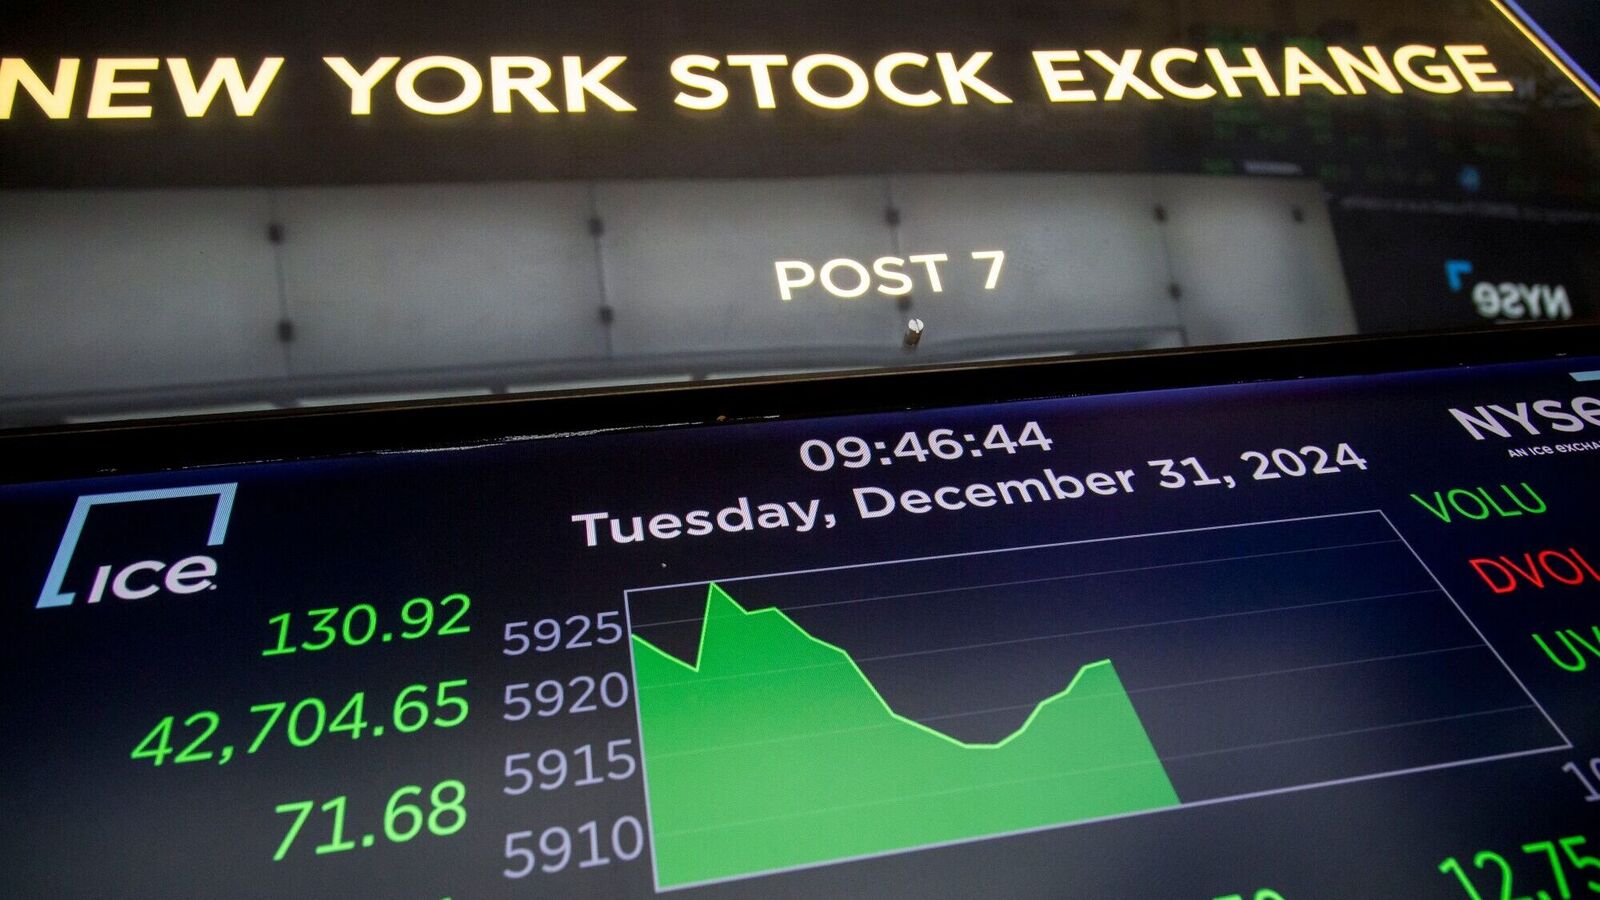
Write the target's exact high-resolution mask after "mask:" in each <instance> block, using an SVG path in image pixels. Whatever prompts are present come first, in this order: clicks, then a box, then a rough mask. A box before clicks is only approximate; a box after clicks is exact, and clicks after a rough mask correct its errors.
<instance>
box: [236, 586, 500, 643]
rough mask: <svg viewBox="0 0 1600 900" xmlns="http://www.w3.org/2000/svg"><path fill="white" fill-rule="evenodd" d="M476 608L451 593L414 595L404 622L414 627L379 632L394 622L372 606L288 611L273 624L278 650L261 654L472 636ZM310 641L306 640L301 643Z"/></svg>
mask: <svg viewBox="0 0 1600 900" xmlns="http://www.w3.org/2000/svg"><path fill="white" fill-rule="evenodd" d="M471 608H472V598H470V597H468V596H467V595H466V594H449V595H447V596H445V597H443V598H441V599H440V600H439V602H438V603H437V604H436V603H434V602H433V601H432V600H429V599H428V598H427V597H413V598H411V599H410V600H407V601H406V602H405V603H404V604H402V605H401V607H400V611H399V618H400V623H401V624H402V625H405V626H408V627H404V628H395V627H394V626H392V625H386V626H385V630H384V631H382V632H380V631H379V630H378V623H379V622H380V621H385V622H386V621H388V619H387V616H385V615H380V614H379V613H378V610H377V607H375V606H373V605H372V604H370V603H357V604H356V605H354V606H351V607H349V608H345V609H341V608H339V607H336V606H335V607H328V608H326V609H308V610H306V611H305V613H304V614H303V615H301V616H299V617H296V616H295V614H294V613H292V612H286V613H282V614H280V615H276V616H273V617H272V618H270V619H268V620H267V624H268V625H270V626H272V629H273V632H274V634H273V641H272V646H270V647H268V648H267V649H265V650H263V651H261V655H262V656H284V655H287V654H290V653H298V652H300V651H302V650H304V651H306V652H307V653H315V652H317V651H319V650H327V649H328V648H330V647H334V646H341V647H360V646H363V645H365V644H370V643H373V642H374V641H376V642H378V643H383V644H386V643H389V642H390V641H393V640H394V638H395V635H396V634H398V635H399V636H400V639H401V640H406V641H414V640H418V639H419V638H425V637H428V636H430V635H432V636H436V637H447V636H450V635H455V634H466V633H467V632H469V631H471V630H472V626H470V625H468V624H466V622H465V621H464V620H465V619H466V617H467V610H468V609H471ZM435 626H437V627H435ZM302 637H304V638H305V640H299V638H302Z"/></svg>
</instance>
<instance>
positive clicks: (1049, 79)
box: [1033, 50, 1095, 103]
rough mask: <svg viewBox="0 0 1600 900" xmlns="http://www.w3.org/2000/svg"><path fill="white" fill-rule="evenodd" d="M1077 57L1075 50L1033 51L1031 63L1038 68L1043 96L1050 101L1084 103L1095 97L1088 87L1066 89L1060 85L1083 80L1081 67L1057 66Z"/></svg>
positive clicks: (1075, 60) (1075, 59) (1073, 60)
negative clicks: (1042, 85) (1042, 84)
mask: <svg viewBox="0 0 1600 900" xmlns="http://www.w3.org/2000/svg"><path fill="white" fill-rule="evenodd" d="M1078 58H1079V57H1078V51H1076V50H1035V51H1033V64H1034V66H1035V67H1036V68H1038V70H1039V78H1040V79H1041V80H1042V81H1043V82H1044V93H1045V96H1046V97H1049V98H1050V102H1051V103H1084V102H1088V101H1092V100H1094V99H1095V95H1094V91H1092V90H1089V89H1088V88H1073V89H1071V90H1068V89H1067V88H1064V87H1062V85H1064V84H1075V83H1077V82H1080V81H1082V80H1083V71H1082V70H1081V69H1075V68H1074V69H1063V68H1060V66H1059V64H1060V63H1075V62H1077V61H1078Z"/></svg>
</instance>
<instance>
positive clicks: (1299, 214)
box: [1289, 206, 1306, 223]
mask: <svg viewBox="0 0 1600 900" xmlns="http://www.w3.org/2000/svg"><path fill="white" fill-rule="evenodd" d="M1289 218H1291V219H1294V220H1295V222H1297V223H1298V222H1304V221H1305V220H1306V211H1305V210H1303V209H1301V208H1300V207H1298V206H1296V207H1293V208H1292V209H1290V210H1289Z"/></svg>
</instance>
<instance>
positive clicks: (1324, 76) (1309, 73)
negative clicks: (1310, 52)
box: [1283, 46, 1349, 97]
mask: <svg viewBox="0 0 1600 900" xmlns="http://www.w3.org/2000/svg"><path fill="white" fill-rule="evenodd" d="M1308 84H1314V85H1317V86H1318V87H1321V88H1322V89H1323V90H1325V91H1327V92H1328V93H1330V94H1333V95H1335V96H1339V97H1343V96H1344V95H1345V94H1347V93H1349V92H1348V91H1346V90H1345V89H1344V86H1343V85H1341V84H1339V82H1337V81H1334V80H1333V76H1332V75H1329V74H1328V71H1327V70H1326V69H1324V68H1322V67H1321V66H1319V65H1317V64H1316V63H1315V62H1313V61H1312V60H1311V57H1310V56H1307V55H1306V52H1305V51H1304V50H1301V49H1300V48H1299V47H1295V46H1289V47H1285V48H1283V93H1284V95H1285V96H1289V97H1298V96H1300V89H1301V88H1302V87H1304V86H1305V85H1308Z"/></svg>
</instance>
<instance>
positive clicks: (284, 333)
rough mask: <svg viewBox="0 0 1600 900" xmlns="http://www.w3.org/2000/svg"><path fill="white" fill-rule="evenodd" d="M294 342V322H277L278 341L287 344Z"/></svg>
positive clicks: (284, 320)
mask: <svg viewBox="0 0 1600 900" xmlns="http://www.w3.org/2000/svg"><path fill="white" fill-rule="evenodd" d="M292 340H294V322H293V321H292V320H290V319H279V320H278V341H279V342H280V343H284V344H287V343H289V342H290V341H292Z"/></svg>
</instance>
